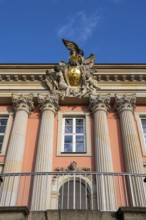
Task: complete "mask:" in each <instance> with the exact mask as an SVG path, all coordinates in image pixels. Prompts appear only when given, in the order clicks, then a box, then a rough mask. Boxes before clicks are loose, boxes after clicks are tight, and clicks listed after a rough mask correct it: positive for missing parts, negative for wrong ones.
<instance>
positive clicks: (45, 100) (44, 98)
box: [38, 94, 59, 113]
mask: <svg viewBox="0 0 146 220" xmlns="http://www.w3.org/2000/svg"><path fill="white" fill-rule="evenodd" d="M38 103H39V107H40V110H41V111H45V110H50V111H53V112H54V113H56V111H58V108H59V98H58V96H53V95H49V94H47V95H39V96H38Z"/></svg>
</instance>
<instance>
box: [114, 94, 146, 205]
mask: <svg viewBox="0 0 146 220" xmlns="http://www.w3.org/2000/svg"><path fill="white" fill-rule="evenodd" d="M115 100H116V105H115V107H116V109H117V111H118V113H119V116H120V124H121V132H122V141H123V149H124V158H125V166H126V171H127V172H129V173H138V174H142V173H144V168H143V162H142V156H141V152H140V148H139V144H138V137H137V130H136V127H135V121H134V116H133V111H134V107H135V103H136V96H135V95H117V96H116V97H115ZM129 188H130V192H131V203H132V205H133V206H145V205H146V201H145V199H144V192H143V189H144V188H143V180H142V179H141V178H139V177H132V180H131V179H130V180H129Z"/></svg>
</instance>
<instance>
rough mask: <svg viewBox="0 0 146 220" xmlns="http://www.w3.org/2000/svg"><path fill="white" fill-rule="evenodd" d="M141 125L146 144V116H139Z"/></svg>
mask: <svg viewBox="0 0 146 220" xmlns="http://www.w3.org/2000/svg"><path fill="white" fill-rule="evenodd" d="M141 125H142V130H143V137H144V142H145V144H146V118H141Z"/></svg>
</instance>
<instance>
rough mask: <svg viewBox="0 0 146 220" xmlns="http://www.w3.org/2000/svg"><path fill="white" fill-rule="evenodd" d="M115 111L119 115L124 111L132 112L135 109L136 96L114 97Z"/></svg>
mask: <svg viewBox="0 0 146 220" xmlns="http://www.w3.org/2000/svg"><path fill="white" fill-rule="evenodd" d="M115 101H116V104H115V109H116V110H117V111H118V112H119V113H121V112H122V111H125V110H130V111H133V110H134V108H135V103H136V96H135V94H131V95H116V96H115Z"/></svg>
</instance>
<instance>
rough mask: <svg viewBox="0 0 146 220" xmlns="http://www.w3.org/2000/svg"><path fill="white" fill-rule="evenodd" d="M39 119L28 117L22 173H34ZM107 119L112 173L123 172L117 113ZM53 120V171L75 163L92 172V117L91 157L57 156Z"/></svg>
mask: <svg viewBox="0 0 146 220" xmlns="http://www.w3.org/2000/svg"><path fill="white" fill-rule="evenodd" d="M0 110H2V111H4V110H6V111H12V109H11V107H10V106H0ZM59 111H62V112H68V111H73V112H75V111H77V112H79V111H88V107H87V106H61V107H60V110H59ZM135 111H137V112H146V106H137V107H136V109H135ZM40 119H41V115H40V112H33V113H31V115H30V116H29V119H28V129H27V135H26V143H25V152H24V161H23V168H22V172H32V171H34V165H35V158H36V153H37V142H38V136H39V126H40ZM107 119H108V127H109V135H110V143H111V151H112V158H113V166H114V172H125V166H124V157H123V149H122V138H121V131H120V122H119V117H118V116H117V113H115V112H114V110H113V109H111V110H110V112H109V113H108V115H107ZM54 120H55V124H54V125H55V126H54V151H53V169H55V168H56V167H67V166H68V165H69V164H70V162H72V161H76V162H77V166H78V167H88V168H90V169H91V170H93V171H94V170H95V160H94V154H95V152H94V137H93V134H94V124H93V117H92V116H91V140H92V156H86V155H84V156H83V157H77V156H75V155H73V156H68V157H67V156H63V155H62V156H57V136H58V134H57V132H58V116H57V114H56V116H55V119H54ZM135 126H136V129H137V123H136V121H135ZM137 137H138V140H139V134H138V130H137ZM139 148H140V151H141V146H140V140H139ZM141 153H142V151H141ZM142 158H143V161H144V162H146V157H143V156H142ZM48 159H49V158H48ZM4 160H5V156H3V155H0V161H1V162H3V161H4Z"/></svg>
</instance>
